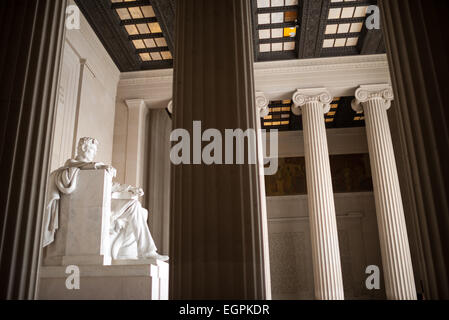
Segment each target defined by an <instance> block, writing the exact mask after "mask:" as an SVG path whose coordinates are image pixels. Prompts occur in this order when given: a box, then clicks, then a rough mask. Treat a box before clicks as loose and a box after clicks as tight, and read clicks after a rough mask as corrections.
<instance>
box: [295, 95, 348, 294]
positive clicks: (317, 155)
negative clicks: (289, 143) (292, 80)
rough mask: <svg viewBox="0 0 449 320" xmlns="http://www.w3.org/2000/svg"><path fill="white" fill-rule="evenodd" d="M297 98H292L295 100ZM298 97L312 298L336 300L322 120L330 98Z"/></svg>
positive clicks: (334, 238) (335, 248)
mask: <svg viewBox="0 0 449 320" xmlns="http://www.w3.org/2000/svg"><path fill="white" fill-rule="evenodd" d="M298 93H299V94H300V93H301V92H300V90H298ZM320 93H321V92H320ZM298 97H301V96H300V95H297V96H295V97H294V101H295V103H297V102H298ZM302 98H303V100H302V101H299V103H297V104H299V105H302V107H301V111H302V121H303V128H304V129H303V130H304V148H305V158H306V159H305V160H306V177H307V195H308V205H309V217H310V220H309V221H310V233H311V240H312V251H313V252H312V255H313V272H314V283H315V297H316V298H317V299H320V300H339V299H344V291H343V276H342V271H341V262H340V250H339V244H338V233H337V218H336V213H335V204H334V194H333V188H332V176H331V170H330V161H329V151H328V145H327V136H326V127H325V123H324V112H325V110H326V109H328V108H329V107H328V104H329V103H330V102H331V100H332V99H331V97H330V95H328V94H327V96H323V95H322V96H321V97H320V96H312V97H310V96H308V97H304V96H302ZM323 99H324V101H323Z"/></svg>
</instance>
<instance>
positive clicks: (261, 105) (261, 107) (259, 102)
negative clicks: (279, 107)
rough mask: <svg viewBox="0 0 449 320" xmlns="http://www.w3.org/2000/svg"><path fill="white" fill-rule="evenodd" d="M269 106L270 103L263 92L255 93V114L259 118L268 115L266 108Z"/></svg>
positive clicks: (268, 110) (268, 109)
mask: <svg viewBox="0 0 449 320" xmlns="http://www.w3.org/2000/svg"><path fill="white" fill-rule="evenodd" d="M269 104H270V101H269V100H268V98H267V96H266V95H265V93H263V92H260V91H258V92H256V108H257V114H258V115H259V116H260V117H261V118H265V117H266V116H268V115H269V114H270V108H268V105H269Z"/></svg>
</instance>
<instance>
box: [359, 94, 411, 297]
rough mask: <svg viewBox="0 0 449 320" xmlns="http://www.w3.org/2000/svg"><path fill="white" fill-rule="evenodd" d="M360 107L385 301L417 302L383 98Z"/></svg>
mask: <svg viewBox="0 0 449 320" xmlns="http://www.w3.org/2000/svg"><path fill="white" fill-rule="evenodd" d="M387 103H389V102H387ZM362 105H363V110H364V112H365V119H366V131H367V138H368V147H369V151H370V159H371V170H372V176H373V184H374V196H375V201H376V213H377V223H378V227H379V238H380V247H381V253H382V263H383V270H384V277H385V286H386V293H387V298H388V299H395V300H396V299H398V300H405V299H407V300H408V299H416V288H415V281H414V277H413V267H412V261H411V255H410V248H409V241H408V236H407V228H406V223H405V216H404V208H403V204H402V197H401V190H400V187H399V179H398V172H397V168H396V161H395V156H394V150H393V143H392V139H391V133H390V126H389V124H388V117H387V105H386V101H385V100H384V98H383V97H374V98H369V99H368V100H367V101H365V102H363V103H362Z"/></svg>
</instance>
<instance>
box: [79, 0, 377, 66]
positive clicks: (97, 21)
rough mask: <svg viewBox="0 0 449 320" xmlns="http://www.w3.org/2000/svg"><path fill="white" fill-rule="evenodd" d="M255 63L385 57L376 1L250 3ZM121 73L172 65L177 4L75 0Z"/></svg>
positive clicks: (262, 0)
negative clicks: (371, 12) (370, 11)
mask: <svg viewBox="0 0 449 320" xmlns="http://www.w3.org/2000/svg"><path fill="white" fill-rule="evenodd" d="M251 1H252V8H253V41H254V58H255V61H256V62H258V61H273V60H288V59H308V58H319V57H336V56H348V55H359V54H377V53H384V52H385V46H384V44H383V39H382V34H381V32H380V30H368V29H367V28H366V27H365V25H364V22H365V20H366V15H367V8H368V6H369V5H372V4H376V3H377V0H251ZM75 2H76V3H77V5H78V6H79V7H80V9H81V11H82V12H83V14H84V15H85V17H86V18H87V20H88V21H89V23H90V25H91V26H92V28H93V29H94V31H95V32H96V34H97V35H98V37H99V38H100V40H101V41H102V43H103V45H104V46H105V48H106V50H107V51H108V52H109V54H110V55H111V57H112V59H113V60H114V62H115V63H116V65H117V66H118V68H119V69H120V70H121V71H122V72H127V71H138V70H149V69H166V68H172V67H173V53H174V21H175V5H176V0H95V1H93V0H75Z"/></svg>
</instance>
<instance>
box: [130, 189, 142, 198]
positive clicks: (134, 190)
mask: <svg viewBox="0 0 449 320" xmlns="http://www.w3.org/2000/svg"><path fill="white" fill-rule="evenodd" d="M130 191H131V193H132V194H134V195H136V196H137V197H141V196H143V195H144V194H145V193H144V192H143V189H142V188H132V189H131V190H130Z"/></svg>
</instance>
